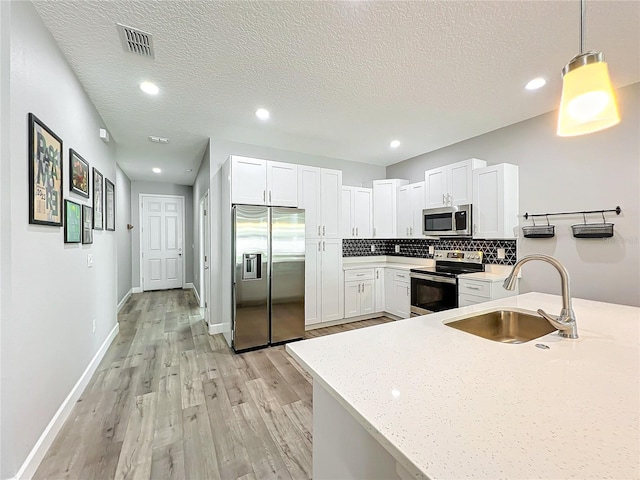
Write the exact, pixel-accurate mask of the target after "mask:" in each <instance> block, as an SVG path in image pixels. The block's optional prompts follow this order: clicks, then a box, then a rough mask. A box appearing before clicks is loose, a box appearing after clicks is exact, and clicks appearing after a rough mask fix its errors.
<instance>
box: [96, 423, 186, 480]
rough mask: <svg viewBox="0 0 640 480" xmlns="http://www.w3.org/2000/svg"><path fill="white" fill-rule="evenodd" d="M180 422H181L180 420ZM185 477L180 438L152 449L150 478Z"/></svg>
mask: <svg viewBox="0 0 640 480" xmlns="http://www.w3.org/2000/svg"><path fill="white" fill-rule="evenodd" d="M180 423H181V424H182V421H181V422H180ZM96 478H98V477H96ZM186 478H187V477H186V476H185V469H184V445H183V443H182V440H180V441H179V442H176V443H170V444H168V445H163V446H161V447H157V448H154V449H153V454H152V458H151V480H185V479H186Z"/></svg>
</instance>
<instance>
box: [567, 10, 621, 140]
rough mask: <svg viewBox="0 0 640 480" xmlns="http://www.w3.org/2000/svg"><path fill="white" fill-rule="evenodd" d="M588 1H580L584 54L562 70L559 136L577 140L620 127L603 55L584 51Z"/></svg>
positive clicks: (573, 59) (577, 56)
mask: <svg viewBox="0 0 640 480" xmlns="http://www.w3.org/2000/svg"><path fill="white" fill-rule="evenodd" d="M584 26H585V0H580V54H579V55H576V56H575V57H573V58H572V59H571V61H570V62H569V63H568V64H567V65H566V66H565V67H564V68H563V69H562V80H563V81H562V99H561V100H560V110H559V112H558V135H559V136H561V137H573V136H576V135H585V134H587V133H593V132H597V131H599V130H604V129H605V128H609V127H612V126H614V125H616V124H618V123H620V115H619V114H618V105H617V104H616V97H615V95H614V93H613V87H612V86H611V79H610V78H609V67H607V64H606V62H605V61H604V55H602V53H601V52H585V51H584Z"/></svg>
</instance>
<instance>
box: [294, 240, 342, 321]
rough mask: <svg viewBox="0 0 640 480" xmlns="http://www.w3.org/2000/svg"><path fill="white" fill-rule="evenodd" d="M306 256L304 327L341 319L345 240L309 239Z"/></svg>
mask: <svg viewBox="0 0 640 480" xmlns="http://www.w3.org/2000/svg"><path fill="white" fill-rule="evenodd" d="M305 253H306V258H305V308H304V310H305V324H306V325H313V324H314V323H320V322H330V321H333V320H340V319H342V318H343V317H344V310H343V309H344V302H343V298H344V287H343V281H342V278H343V272H342V240H340V239H326V240H323V239H309V240H307V241H306V248H305Z"/></svg>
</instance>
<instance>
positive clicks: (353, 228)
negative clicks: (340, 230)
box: [351, 227, 356, 237]
mask: <svg viewBox="0 0 640 480" xmlns="http://www.w3.org/2000/svg"><path fill="white" fill-rule="evenodd" d="M351 236H352V237H355V236H356V229H355V227H351Z"/></svg>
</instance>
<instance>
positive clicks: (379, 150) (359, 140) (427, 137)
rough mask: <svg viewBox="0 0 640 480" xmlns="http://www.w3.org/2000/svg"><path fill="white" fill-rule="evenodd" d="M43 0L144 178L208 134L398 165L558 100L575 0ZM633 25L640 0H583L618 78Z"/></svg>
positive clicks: (590, 40)
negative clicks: (144, 43) (148, 84)
mask: <svg viewBox="0 0 640 480" xmlns="http://www.w3.org/2000/svg"><path fill="white" fill-rule="evenodd" d="M35 5H36V8H37V10H38V12H39V13H40V15H41V16H42V18H43V20H44V22H45V24H46V25H47V27H48V28H49V29H50V31H51V32H52V34H53V36H54V38H55V39H56V41H57V42H58V44H59V45H60V47H61V48H62V50H63V52H64V53H65V55H66V56H67V58H68V59H69V63H70V64H71V66H72V68H73V69H74V70H75V72H76V73H77V75H78V77H79V78H80V80H81V82H82V83H83V85H84V87H85V89H86V91H87V92H88V94H89V96H90V97H91V99H92V101H93V102H94V104H95V105H96V107H97V108H98V110H99V112H100V113H101V115H102V117H103V119H104V121H105V122H106V124H107V127H108V128H109V130H110V132H111V134H112V136H113V138H114V139H115V140H116V141H117V143H118V149H119V152H121V153H122V155H123V157H126V160H123V161H121V163H122V167H123V169H124V170H125V171H126V172H127V173H128V174H129V175H130V176H131V178H132V179H140V180H143V179H154V180H157V179H158V177H154V176H153V174H150V173H149V171H150V167H151V166H155V165H158V166H160V167H161V168H163V169H164V171H165V173H166V176H165V175H164V174H163V178H164V179H166V180H167V181H173V182H177V183H186V184H189V183H192V181H193V178H194V177H195V173H196V172H195V170H197V166H198V163H199V160H200V158H201V156H202V153H203V151H204V148H205V145H206V141H207V139H208V138H209V137H211V139H212V142H215V141H216V140H231V141H237V142H242V143H250V144H256V145H264V146H269V147H275V148H282V149H286V150H293V151H300V152H305V153H312V154H316V155H324V156H329V157H335V158H342V159H347V160H355V161H359V162H366V163H372V164H378V165H390V164H393V163H396V162H399V161H401V160H404V159H406V158H410V157H413V156H415V155H419V154H421V153H425V152H428V151H432V150H435V149H438V148H441V147H444V146H446V145H450V144H452V143H455V142H459V141H461V140H464V139H467V138H470V137H473V136H476V135H480V134H482V133H485V132H488V131H491V130H495V129H497V128H500V127H503V126H506V125H510V124H512V123H516V122H519V121H522V120H525V119H527V118H531V117H534V116H536V115H539V114H542V113H544V112H548V111H550V110H553V109H554V108H555V107H556V105H557V104H558V102H559V98H560V90H561V80H560V70H561V68H562V67H563V66H564V65H565V64H566V63H567V62H568V60H569V59H570V58H571V57H573V56H574V55H575V54H576V53H578V24H579V22H578V20H579V3H578V2H577V1H546V2H542V1H475V2H473V1H466V2H465V1H455V2H454V1H410V2H404V1H376V2H366V1H344V2H333V1H306V2H305V1H281V2H275V1H262V2H252V1H242V2H240V1H229V2H186V1H183V2H179V1H172V2H164V1H144V2H135V1H124V0H119V1H111V2H87V1H78V2H69V1H57V2H47V1H38V2H35ZM118 22H120V23H124V24H126V25H130V26H133V27H135V28H139V29H141V30H144V31H147V32H150V33H151V34H153V36H154V44H155V50H156V52H155V60H153V59H148V58H142V57H139V56H136V55H133V54H130V53H126V52H124V50H123V49H122V46H121V44H120V41H119V38H118V32H117V30H116V23H118ZM638 25H640V2H637V1H621V2H615V1H608V0H607V1H596V0H589V1H587V32H586V48H587V49H596V50H600V51H603V52H604V53H605V57H606V59H607V61H608V62H609V66H610V70H611V72H612V78H613V81H614V83H615V85H616V86H618V87H620V86H624V85H627V84H630V83H634V82H638V81H639V80H640V65H639V64H640V36H639V35H640V34H639V29H638ZM535 76H544V77H546V78H547V79H548V80H549V83H548V84H547V86H546V87H545V88H543V89H542V90H539V91H536V92H526V91H525V90H524V89H523V86H524V84H525V83H526V82H527V81H528V80H530V79H531V78H533V77H535ZM143 80H151V81H154V82H156V83H157V84H158V85H159V87H160V88H161V92H160V94H159V95H158V96H157V97H149V96H147V95H145V94H143V93H142V92H140V90H139V88H138V85H139V83H140V82H141V81H143ZM259 106H264V107H266V108H268V109H269V110H270V111H271V115H272V120H271V121H269V122H268V123H265V124H263V123H260V122H259V121H258V120H257V119H256V117H255V115H254V112H255V110H256V108H257V107H259ZM148 135H159V136H164V137H169V138H170V139H171V144H170V146H168V147H165V146H161V145H157V144H151V143H149V142H148V140H147V136H148ZM395 138H397V139H399V140H400V141H401V142H402V145H401V146H400V148H398V149H397V150H390V149H389V147H388V144H389V141H390V140H391V139H395ZM185 168H193V169H194V172H192V173H191V174H187V173H185V172H184V170H185Z"/></svg>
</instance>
